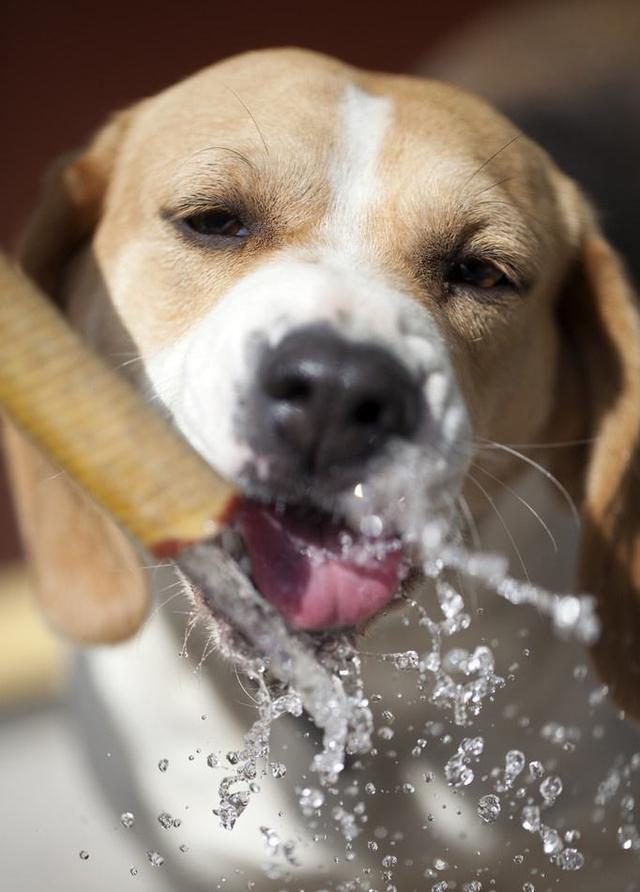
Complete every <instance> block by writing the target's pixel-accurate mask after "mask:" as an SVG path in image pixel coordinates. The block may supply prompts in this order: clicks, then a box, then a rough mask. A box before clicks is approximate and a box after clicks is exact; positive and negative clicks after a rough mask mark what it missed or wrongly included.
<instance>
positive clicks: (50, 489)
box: [5, 112, 149, 643]
mask: <svg viewBox="0 0 640 892" xmlns="http://www.w3.org/2000/svg"><path fill="white" fill-rule="evenodd" d="M131 114H132V113H131V112H125V113H122V114H121V115H119V116H117V117H116V118H114V119H113V120H112V121H111V122H110V123H109V124H108V125H107V126H106V127H105V128H104V129H103V130H102V131H101V132H100V133H99V134H98V136H97V137H96V139H95V140H94V142H93V143H92V145H91V147H90V148H89V149H88V151H87V152H86V153H84V154H81V155H79V156H77V157H76V159H75V160H67V161H65V162H62V163H60V164H59V165H58V166H57V168H56V169H55V170H54V171H53V172H52V174H51V176H50V178H49V180H48V182H47V184H46V188H45V195H44V197H43V200H42V202H41V203H40V205H39V206H38V208H37V210H36V212H35V214H34V216H33V218H32V221H31V223H30V225H29V227H28V229H27V232H26V236H25V239H24V241H23V246H22V249H21V251H20V259H21V263H22V265H23V267H24V268H25V270H26V271H27V272H28V273H29V274H30V275H31V276H32V277H33V278H34V279H35V280H36V281H37V282H38V283H39V284H40V285H41V286H42V287H43V288H44V289H45V291H46V292H47V293H48V294H49V295H50V296H51V298H52V300H56V301H58V296H59V286H60V283H61V281H62V280H63V277H64V274H65V271H66V269H67V266H68V264H69V262H70V260H71V258H72V257H73V256H74V255H75V254H76V252H77V251H78V250H81V249H88V247H87V246H88V243H89V241H90V238H91V234H92V231H93V229H94V228H95V226H96V224H97V222H98V220H99V218H100V213H101V208H102V203H103V200H104V196H105V193H106V190H107V187H108V183H109V178H110V174H111V170H112V168H113V165H114V163H115V159H116V156H117V152H118V148H119V146H120V144H121V140H122V138H123V135H124V133H125V132H126V129H127V127H128V125H129V121H130V117H131ZM5 447H6V454H7V459H8V466H9V473H10V477H11V481H12V485H13V492H14V499H15V503H16V507H17V513H18V521H19V525H20V529H21V533H22V537H23V540H24V544H25V547H26V550H27V554H28V557H29V560H30V562H31V565H32V568H33V570H34V572H35V583H36V590H37V593H38V597H39V599H40V602H41V605H42V609H43V611H44V613H45V615H46V617H47V619H48V620H49V622H50V623H51V624H52V626H54V628H56V629H57V630H58V631H59V632H61V633H62V634H63V635H65V636H66V637H68V638H71V639H73V640H75V641H81V642H92V643H94V642H95V643H97V642H114V641H119V640H122V639H124V638H127V637H129V636H130V635H132V634H133V633H134V632H135V631H136V630H137V629H138V627H139V626H140V624H141V622H142V621H143V619H144V617H145V615H146V613H147V611H148V608H149V594H148V587H147V581H146V577H145V573H144V570H143V569H142V566H141V563H140V560H139V557H138V555H137V554H136V551H135V549H134V547H133V546H132V544H131V543H130V542H129V540H128V539H127V537H126V536H125V535H124V533H123V532H122V531H121V530H120V529H119V528H118V527H117V526H116V524H115V523H114V522H113V521H112V520H111V519H110V518H109V517H108V516H107V515H106V514H105V513H104V512H103V511H102V509H100V508H99V507H98V506H96V505H95V504H94V503H93V502H92V500H91V499H90V498H89V497H88V496H87V495H85V493H84V492H82V491H81V490H80V489H79V488H78V487H77V486H76V485H75V483H73V481H71V480H70V479H69V478H68V477H67V476H66V474H64V473H63V472H61V471H60V470H59V469H58V468H56V467H54V466H53V465H52V464H51V463H50V462H49V461H48V460H47V459H46V458H45V456H43V455H42V454H41V453H40V452H39V451H38V450H37V449H36V448H35V447H34V446H33V445H32V444H31V443H30V442H28V441H27V440H26V439H25V438H24V437H23V435H22V434H21V433H19V432H18V431H16V430H15V429H14V428H13V427H11V426H10V425H8V424H7V425H5Z"/></svg>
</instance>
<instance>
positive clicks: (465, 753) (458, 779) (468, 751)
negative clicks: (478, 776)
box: [444, 737, 484, 787]
mask: <svg viewBox="0 0 640 892" xmlns="http://www.w3.org/2000/svg"><path fill="white" fill-rule="evenodd" d="M483 747H484V740H483V739H482V737H465V738H464V739H463V740H462V742H461V743H460V746H459V747H458V749H457V752H456V753H455V754H454V755H453V756H451V758H450V759H449V761H448V762H447V763H446V765H445V766H444V774H445V777H446V779H447V783H448V784H449V786H450V787H468V786H469V784H470V783H471V782H472V781H473V778H474V773H473V770H472V769H471V768H470V767H469V762H471V760H472V759H476V760H477V759H478V758H479V757H480V755H481V754H482V750H483Z"/></svg>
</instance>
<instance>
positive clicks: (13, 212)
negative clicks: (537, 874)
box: [0, 0, 504, 561]
mask: <svg viewBox="0 0 640 892" xmlns="http://www.w3.org/2000/svg"><path fill="white" fill-rule="evenodd" d="M497 5H498V4H497V3H495V2H494V3H492V2H487V0H484V2H482V0H446V2H442V0H437V2H434V0H395V2H376V0H370V2H362V0H343V2H339V0H325V2H323V3H319V2H315V0H314V2H306V3H305V2H299V0H283V2H277V0H275V2H270V3H266V2H253V0H250V2H240V3H238V2H213V0H208V2H202V0H190V2H182V3H180V2H175V0H174V2H166V0H130V2H126V0H111V2H103V3H93V2H80V0H57V2H56V0H49V2H46V0H0V65H1V66H2V67H1V69H0V87H1V97H0V98H1V101H0V145H1V153H2V156H1V157H2V164H1V165H0V194H1V195H2V207H3V213H2V214H0V244H1V245H2V247H4V248H6V247H11V246H12V245H13V244H15V239H16V237H17V235H18V233H19V231H20V228H21V226H22V225H23V223H24V220H25V217H26V215H27V214H28V212H29V210H30V208H32V207H33V205H34V203H35V201H36V199H37V194H38V188H39V183H40V179H41V176H42V174H43V172H44V170H45V169H46V167H47V165H48V164H49V162H50V161H51V160H52V159H53V158H55V157H56V156H57V155H58V154H60V153H62V152H64V151H66V150H68V149H70V148H74V147H75V146H77V145H80V144H82V143H83V142H84V141H85V140H86V139H87V138H88V136H89V135H90V134H91V132H92V130H94V129H95V128H97V127H98V126H99V125H100V123H101V122H102V120H103V119H104V118H105V116H106V115H107V114H108V113H109V112H111V111H113V110H115V109H117V108H119V107H121V106H125V105H127V104H128V103H129V102H131V101H132V100H135V99H137V98H139V97H142V96H145V95H148V94H151V93H154V92H156V91H157V90H159V89H161V88H162V87H164V86H167V85H168V84H170V83H172V82H174V81H176V80H179V79H180V78H182V77H184V76H185V75H187V74H189V73H190V72H192V71H194V70H196V69H198V68H201V67H203V66H205V65H208V64H210V63H212V62H214V61H216V60H217V59H220V58H223V57H225V56H228V55H231V54H233V53H236V52H240V51H242V50H247V49H254V48H259V47H266V46H277V45H281V46H282V45H287V44H289V45H292V44H293V45H298V46H304V47H309V48H312V49H317V50H321V51H324V52H327V53H330V54H333V55H336V56H339V57H341V58H343V59H345V60H347V61H349V62H352V63H354V64H356V65H360V66H363V67H368V68H379V69H386V70H391V71H409V70H411V68H412V66H413V65H414V64H415V62H416V60H417V59H418V58H419V57H420V56H421V55H423V54H424V52H425V50H428V49H429V47H430V46H433V45H434V44H435V43H437V42H438V41H440V40H441V39H443V38H444V37H446V36H448V35H449V34H451V33H452V32H453V31H454V29H455V28H456V27H457V26H459V25H461V24H463V23H466V22H468V21H469V19H470V18H471V17H473V16H477V15H481V14H482V12H483V11H486V10H487V9H489V8H493V7H495V6H497ZM502 5H504V4H502ZM17 553H18V543H17V537H16V535H15V529H14V526H13V523H12V521H11V519H10V511H9V507H8V497H7V493H6V486H5V484H4V482H3V480H2V478H1V475H0V561H1V560H6V559H7V558H10V557H15V556H16V555H17Z"/></svg>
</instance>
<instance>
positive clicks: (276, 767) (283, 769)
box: [271, 762, 287, 778]
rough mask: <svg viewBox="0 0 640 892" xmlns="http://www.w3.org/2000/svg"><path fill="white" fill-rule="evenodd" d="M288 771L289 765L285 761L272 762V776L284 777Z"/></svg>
mask: <svg viewBox="0 0 640 892" xmlns="http://www.w3.org/2000/svg"><path fill="white" fill-rule="evenodd" d="M286 773H287V766H286V765H285V764H284V763H283V762H272V763H271V776H272V777H277V778H279V777H284V776H285V774H286Z"/></svg>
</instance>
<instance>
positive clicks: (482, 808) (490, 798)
mask: <svg viewBox="0 0 640 892" xmlns="http://www.w3.org/2000/svg"><path fill="white" fill-rule="evenodd" d="M500 811H501V805H500V800H499V799H498V797H497V796H496V795H495V794H494V793H487V795H486V796H481V797H480V799H479V800H478V817H479V818H480V819H481V820H482V821H484V822H485V824H493V822H494V821H497V819H498V817H499V815H500Z"/></svg>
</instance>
